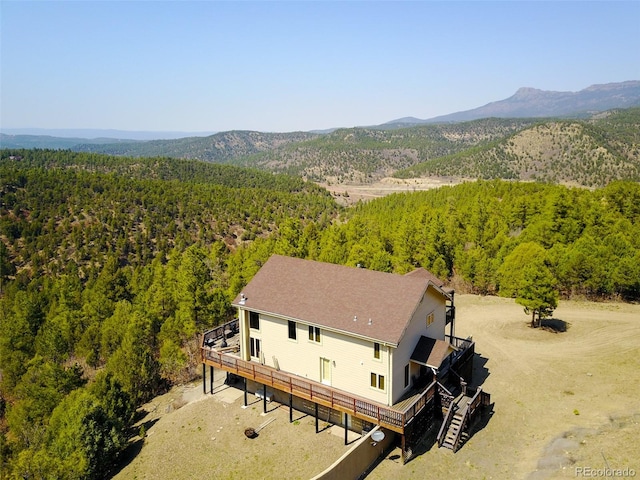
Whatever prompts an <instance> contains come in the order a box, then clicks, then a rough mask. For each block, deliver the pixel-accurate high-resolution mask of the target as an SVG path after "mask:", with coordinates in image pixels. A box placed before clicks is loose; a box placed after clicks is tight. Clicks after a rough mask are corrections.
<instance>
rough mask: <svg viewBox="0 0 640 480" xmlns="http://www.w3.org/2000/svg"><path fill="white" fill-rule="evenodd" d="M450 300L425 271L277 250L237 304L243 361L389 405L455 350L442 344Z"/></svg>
mask: <svg viewBox="0 0 640 480" xmlns="http://www.w3.org/2000/svg"><path fill="white" fill-rule="evenodd" d="M452 303H453V293H452V292H446V291H445V290H444V289H443V288H442V282H440V281H439V280H438V279H437V278H436V277H435V276H433V275H432V274H430V273H429V272H427V271H426V270H424V269H418V270H414V271H413V272H411V273H409V274H407V275H395V274H391V273H382V272H377V271H372V270H366V269H362V268H353V267H346V266H342V265H334V264H329V263H321V262H314V261H309V260H302V259H298V258H290V257H284V256H280V255H273V256H272V257H271V258H270V259H269V260H268V261H267V262H266V263H265V264H264V265H263V266H262V268H261V269H260V271H259V272H258V273H257V274H256V275H255V277H254V278H253V279H252V280H251V281H250V282H249V284H248V285H247V286H246V287H245V288H244V289H243V291H242V293H241V294H239V295H238V296H237V297H236V299H235V300H234V301H233V306H235V307H237V308H238V318H239V330H240V357H241V358H242V359H244V360H247V361H252V362H259V363H260V364H263V365H267V366H270V367H273V368H275V369H276V370H281V371H284V372H288V373H291V374H294V375H297V376H300V377H304V378H307V379H310V380H313V381H316V382H319V383H322V384H324V385H327V386H331V387H333V388H337V389H340V390H343V391H345V392H349V393H352V394H355V395H358V396H360V397H364V398H367V399H370V400H373V401H375V402H378V403H381V404H383V405H389V406H391V405H393V404H394V403H396V402H398V401H399V400H400V399H401V398H402V397H403V396H404V395H405V394H406V393H407V392H408V391H409V390H410V389H411V388H412V386H413V383H414V380H415V379H417V378H419V377H420V376H421V375H422V376H424V375H425V374H427V375H430V374H431V372H432V371H433V370H437V369H439V368H440V366H441V364H442V362H443V361H444V360H445V358H446V357H447V356H448V355H449V354H450V353H451V352H453V351H454V350H455V348H454V347H453V346H452V345H451V344H450V343H449V342H448V341H446V340H445V326H446V323H447V310H448V309H451V306H452ZM449 319H450V320H451V321H452V317H451V315H450V316H449Z"/></svg>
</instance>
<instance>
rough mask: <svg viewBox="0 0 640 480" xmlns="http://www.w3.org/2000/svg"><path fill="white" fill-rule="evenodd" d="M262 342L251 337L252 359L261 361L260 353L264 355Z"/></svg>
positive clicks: (250, 349)
mask: <svg viewBox="0 0 640 480" xmlns="http://www.w3.org/2000/svg"><path fill="white" fill-rule="evenodd" d="M261 343H262V342H261V340H260V339H259V338H256V337H249V356H250V357H251V358H257V359H258V360H260V353H262V345H261Z"/></svg>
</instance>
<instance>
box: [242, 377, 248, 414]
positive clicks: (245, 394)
mask: <svg viewBox="0 0 640 480" xmlns="http://www.w3.org/2000/svg"><path fill="white" fill-rule="evenodd" d="M242 380H243V382H242V383H243V386H244V406H245V407H246V406H247V377H242Z"/></svg>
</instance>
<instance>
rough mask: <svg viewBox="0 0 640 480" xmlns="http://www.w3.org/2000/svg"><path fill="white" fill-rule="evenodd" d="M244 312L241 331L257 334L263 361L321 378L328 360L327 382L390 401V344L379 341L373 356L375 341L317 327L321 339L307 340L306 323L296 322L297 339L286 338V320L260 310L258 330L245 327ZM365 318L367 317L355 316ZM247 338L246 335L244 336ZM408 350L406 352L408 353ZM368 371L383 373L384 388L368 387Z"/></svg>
mask: <svg viewBox="0 0 640 480" xmlns="http://www.w3.org/2000/svg"><path fill="white" fill-rule="evenodd" d="M248 317H249V315H248V314H246V313H242V312H241V314H240V316H239V318H240V319H241V322H242V321H244V322H245V327H244V328H243V327H242V326H241V331H243V330H244V331H245V332H246V334H247V337H248V336H252V337H254V338H260V340H261V348H262V353H263V354H264V363H265V365H268V366H270V367H274V368H279V369H280V370H283V371H286V372H289V373H292V374H294V375H298V376H301V377H305V378H308V379H309V380H314V381H316V382H322V378H321V359H322V358H325V359H328V360H329V365H330V379H329V384H330V385H331V386H332V387H334V388H338V389H341V390H344V391H348V392H350V393H352V394H354V395H357V396H361V397H364V398H368V399H371V400H373V401H375V402H379V403H382V404H385V405H391V404H392V401H391V399H392V397H393V395H392V391H391V389H392V388H393V380H392V378H391V362H390V355H391V353H390V350H391V349H390V347H388V346H387V345H385V344H382V343H381V345H380V359H375V358H374V346H373V345H374V341H373V340H368V339H364V338H359V337H354V336H350V335H346V334H342V333H340V332H335V331H331V330H327V329H324V328H322V327H320V342H319V343H316V342H314V341H311V340H309V330H308V326H309V324H307V323H302V322H296V337H297V339H296V340H291V339H289V335H288V332H289V330H288V320H287V319H283V318H279V317H276V316H273V315H266V314H260V330H259V331H255V330H250V329H248V325H247V324H248ZM358 321H367V320H358ZM247 342H248V339H247ZM247 342H243V343H242V350H243V351H241V356H242V358H247V359H248V353H247V350H248V343H247ZM410 354H411V353H409V355H410ZM371 373H375V374H376V375H383V376H384V383H385V388H384V390H382V391H381V390H379V389H377V388H372V387H371Z"/></svg>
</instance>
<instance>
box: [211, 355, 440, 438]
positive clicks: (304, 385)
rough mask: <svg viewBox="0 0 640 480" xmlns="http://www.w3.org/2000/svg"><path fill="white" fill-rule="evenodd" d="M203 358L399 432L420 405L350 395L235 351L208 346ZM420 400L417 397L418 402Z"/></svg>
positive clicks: (427, 394)
mask: <svg viewBox="0 0 640 480" xmlns="http://www.w3.org/2000/svg"><path fill="white" fill-rule="evenodd" d="M202 360H203V362H204V363H205V364H207V365H211V366H214V367H217V368H221V369H223V370H226V371H228V372H231V373H234V374H236V375H239V376H241V377H244V378H248V379H250V380H254V381H256V382H259V383H261V384H263V385H267V386H271V387H273V388H276V389H278V390H280V391H284V392H287V393H291V394H293V395H295V396H297V397H300V398H305V399H307V400H311V401H313V402H315V403H318V404H321V405H324V406H327V407H330V408H333V409H335V410H339V411H342V412H346V413H349V414H351V415H353V416H355V417H357V418H361V419H363V420H367V421H370V422H373V423H378V424H379V425H382V426H383V427H385V428H389V429H390V430H393V431H396V432H398V433H403V432H404V427H405V425H406V424H407V423H408V422H409V421H410V420H411V419H412V418H413V416H414V415H415V414H417V412H419V411H420V409H421V408H419V407H416V406H415V405H412V406H411V407H414V408H413V410H411V407H409V410H410V411H407V412H401V411H399V410H396V409H394V408H392V407H388V406H386V405H382V404H378V403H375V402H372V401H370V400H366V399H363V398H359V397H356V396H353V395H350V394H348V393H346V392H343V391H341V390H336V389H334V388H331V387H329V386H326V385H323V384H321V383H317V382H314V381H311V380H307V379H304V378H301V377H298V376H296V375H291V374H287V373H285V372H282V371H279V370H276V369H274V368H271V367H268V366H266V365H260V364H257V363H255V362H249V361H246V360H242V359H241V358H239V357H236V356H234V355H229V354H226V353H222V352H218V351H216V350H213V349H210V348H208V347H203V348H202ZM429 395H430V396H433V393H432V392H429V391H428V390H427V391H425V395H424V396H426V397H429ZM420 401H421V400H420V399H418V401H416V403H419V402H420ZM423 401H424V402H426V401H428V400H426V399H425V400H423Z"/></svg>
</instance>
